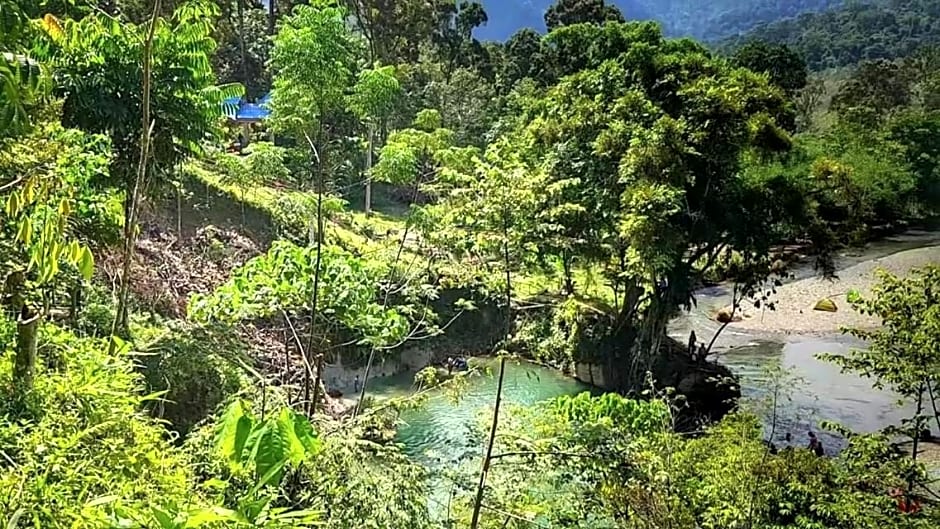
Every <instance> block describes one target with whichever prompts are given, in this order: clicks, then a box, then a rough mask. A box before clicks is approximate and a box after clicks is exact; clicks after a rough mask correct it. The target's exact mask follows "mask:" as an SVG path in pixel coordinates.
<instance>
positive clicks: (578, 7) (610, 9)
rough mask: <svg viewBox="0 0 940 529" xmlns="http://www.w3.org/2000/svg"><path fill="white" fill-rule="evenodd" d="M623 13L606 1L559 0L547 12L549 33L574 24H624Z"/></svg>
mask: <svg viewBox="0 0 940 529" xmlns="http://www.w3.org/2000/svg"><path fill="white" fill-rule="evenodd" d="M623 21H624V18H623V13H621V12H620V9H618V8H617V6H615V5H608V4H607V2H606V1H605V0H557V1H556V2H555V3H554V4H552V6H551V7H549V8H548V11H546V12H545V25H546V26H547V27H548V30H549V31H552V30H554V29H557V28H560V27H563V26H571V25H573V24H604V23H605V22H623Z"/></svg>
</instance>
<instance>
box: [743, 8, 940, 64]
mask: <svg viewBox="0 0 940 529" xmlns="http://www.w3.org/2000/svg"><path fill="white" fill-rule="evenodd" d="M748 40H764V41H769V42H774V43H780V44H786V45H787V46H789V47H790V48H792V49H794V50H795V51H797V52H798V53H799V54H801V55H802V56H803V57H804V58H805V59H806V61H807V63H808V64H809V66H810V68H812V69H816V70H820V69H825V68H832V67H838V66H846V65H852V64H855V63H857V62H859V61H863V60H874V59H896V58H902V57H906V56H909V55H911V54H912V53H914V52H915V51H917V50H918V49H920V48H922V47H925V46H930V45H935V44H937V43H940V1H938V0H885V1H883V2H876V3H868V4H863V3H852V4H849V5H845V6H843V7H841V8H837V9H833V10H830V11H825V12H821V13H807V14H803V15H801V16H799V17H797V18H794V19H789V20H781V21H778V22H773V23H769V24H763V25H760V26H757V27H756V28H754V29H753V30H752V31H750V32H748V33H747V34H745V35H741V36H739V37H736V38H733V39H731V40H729V41H727V42H726V43H725V46H726V47H731V48H733V47H737V46H738V45H740V44H741V43H743V42H745V41H748Z"/></svg>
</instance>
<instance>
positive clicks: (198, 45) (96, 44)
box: [50, 1, 241, 331]
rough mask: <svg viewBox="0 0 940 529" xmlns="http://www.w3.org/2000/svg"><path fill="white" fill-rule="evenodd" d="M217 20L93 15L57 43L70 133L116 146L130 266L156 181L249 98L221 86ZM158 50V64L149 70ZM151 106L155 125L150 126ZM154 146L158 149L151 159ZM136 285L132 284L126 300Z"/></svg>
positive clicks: (205, 9)
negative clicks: (100, 137)
mask: <svg viewBox="0 0 940 529" xmlns="http://www.w3.org/2000/svg"><path fill="white" fill-rule="evenodd" d="M157 7H159V6H157ZM217 15H218V10H217V8H216V7H215V6H214V5H213V4H210V3H207V2H204V1H195V2H190V3H185V4H182V5H181V7H180V8H179V9H178V10H177V11H176V12H175V13H174V15H173V17H172V19H170V20H167V19H165V18H163V17H159V16H157V17H155V18H153V19H152V23H147V24H133V23H116V22H115V20H114V19H113V18H110V17H108V16H105V15H102V14H98V13H93V14H91V15H89V16H87V17H85V18H83V19H81V20H78V21H75V20H67V21H65V23H64V24H63V25H62V26H61V28H59V29H58V30H56V31H52V32H51V33H50V34H51V36H52V38H53V41H54V43H55V46H54V47H53V48H52V50H51V62H52V64H53V65H54V67H55V70H56V81H57V85H56V90H57V93H58V95H60V96H62V97H63V98H64V99H65V106H64V113H63V121H64V123H65V124H66V125H69V126H74V127H77V128H80V129H83V130H87V131H90V132H100V133H105V134H107V135H108V136H109V137H110V138H111V145H112V150H113V153H114V156H113V158H112V161H111V170H110V179H111V182H112V184H113V185H115V186H116V187H118V188H120V189H122V190H123V191H124V216H125V230H126V233H125V236H126V237H125V239H126V241H125V245H126V246H128V247H129V248H130V250H128V251H129V252H131V253H130V254H128V261H129V260H130V259H131V258H132V255H133V254H132V251H133V248H134V237H135V236H136V235H135V233H136V215H137V211H136V210H137V208H138V207H139V206H140V202H141V200H142V198H143V197H144V196H145V193H146V191H147V190H148V189H149V188H150V187H151V184H153V183H157V184H159V183H160V181H159V180H157V179H154V178H153V177H154V176H155V175H158V174H165V173H166V172H168V171H172V170H174V169H175V168H176V166H177V165H178V164H179V163H180V162H182V161H183V160H185V159H186V158H187V157H189V156H192V155H194V154H197V153H199V152H200V151H201V146H202V143H203V141H204V140H205V139H206V137H207V136H208V135H212V134H213V133H215V132H216V130H217V125H218V119H219V118H220V117H221V115H222V102H223V100H224V99H225V98H227V97H231V96H232V95H238V94H240V93H241V87H240V86H234V85H233V86H222V87H220V86H216V85H215V77H214V74H213V72H212V69H211V67H210V58H211V56H212V54H213V52H214V51H215V41H214V40H213V39H212V29H213V20H214V19H215V17H216V16H217ZM148 42H150V45H149V46H148V45H147V43H148ZM148 47H149V48H150V49H152V53H153V56H152V58H151V59H146V60H145V58H146V57H148V56H149V54H150V52H148V50H147V48H148ZM148 61H149V62H150V64H151V65H152V68H151V69H150V71H148V72H146V74H145V72H144V71H143V69H142V68H141V64H142V62H144V63H146V62H148ZM148 77H149V80H147V79H148ZM145 80H146V83H145ZM145 84H146V86H145ZM145 100H149V103H147V104H146V105H145ZM148 105H149V107H150V109H151V111H150V115H149V116H146V117H143V119H142V110H143V109H144V107H145V106H148ZM144 137H146V138H148V140H147V141H146V143H147V144H148V145H147V146H146V149H145V152H143V153H142V149H141V143H142V138H144ZM142 154H143V155H144V156H143V158H141V155H142ZM128 264H129V263H128ZM130 280H131V278H130V277H126V276H122V278H121V282H122V286H121V290H122V292H124V291H126V288H127V283H128V282H129V281H130ZM121 300H122V302H121V303H120V306H119V309H120V310H119V311H118V329H120V330H124V331H126V329H127V314H128V310H127V301H126V295H124V294H122V295H121Z"/></svg>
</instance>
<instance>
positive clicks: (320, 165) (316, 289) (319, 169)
mask: <svg viewBox="0 0 940 529" xmlns="http://www.w3.org/2000/svg"><path fill="white" fill-rule="evenodd" d="M320 115H321V116H322V115H323V114H322V112H321V114H320ZM307 140H308V142H309V141H310V138H309V136H308V138H307ZM310 144H311V145H310V146H311V148H312V149H313V151H314V155H315V156H316V167H315V170H316V179H317V183H316V185H317V241H316V244H317V256H316V260H315V262H314V268H313V295H312V296H311V297H312V299H311V300H310V332H309V335H308V337H307V347H306V350H305V351H304V354H305V355H306V362H305V363H306V365H307V366H310V365H312V364H313V362H312V360H313V357H312V355H313V343H314V338H315V337H316V324H317V305H318V303H319V296H320V273H321V270H320V268H321V266H320V262H321V259H322V255H323V185H324V184H323V178H324V174H323V170H324V163H325V160H324V157H325V154H326V153H325V152H324V148H323V144H324V141H323V120H322V118H321V119H320V125H319V128H318V130H317V140H316V144H315V145H314V144H313V142H310ZM306 371H307V376H305V377H304V381H305V382H304V400H306V401H307V402H308V403H310V402H311V400H310V373H309V371H310V370H309V369H306ZM319 377H320V373H319V372H317V378H318V379H319ZM308 405H309V404H308Z"/></svg>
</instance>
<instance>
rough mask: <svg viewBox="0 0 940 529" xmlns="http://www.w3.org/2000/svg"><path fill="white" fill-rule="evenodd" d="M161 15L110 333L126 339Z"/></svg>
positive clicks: (153, 23) (147, 44)
mask: <svg viewBox="0 0 940 529" xmlns="http://www.w3.org/2000/svg"><path fill="white" fill-rule="evenodd" d="M159 13H160V0H154V2H153V14H152V15H151V17H150V28H149V29H148V30H147V38H146V39H145V40H144V50H143V54H144V56H143V65H142V70H143V86H142V92H141V103H142V104H141V116H140V122H141V123H140V124H141V130H140V159H139V160H138V164H137V174H136V176H135V178H134V183H133V188H132V189H131V190H130V197H129V200H130V201H129V202H127V200H128V198H125V203H126V204H127V206H126V207H125V225H124V251H123V255H122V257H123V266H122V271H121V287H120V294H119V295H118V307H117V316H116V317H115V319H114V326H113V327H112V329H111V334H112V335H116V334H119V333H120V334H122V335H123V336H124V337H128V336H130V326H129V325H128V309H127V303H128V299H127V298H128V293H129V291H130V275H131V261H132V260H133V258H134V247H135V244H136V238H137V230H136V228H137V210H138V208H139V206H140V204H139V202H140V194H141V192H142V190H143V188H144V181H145V179H146V178H147V161H148V160H149V158H150V136H151V133H152V130H151V129H152V127H153V124H152V123H151V120H150V119H151V118H150V81H151V74H152V70H153V65H152V59H153V57H152V55H153V35H154V32H155V31H156V28H157V16H158V15H159ZM116 345H117V344H116V343H115V342H114V340H111V344H110V346H109V350H110V351H112V352H113V350H114V347H115V346H116Z"/></svg>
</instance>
